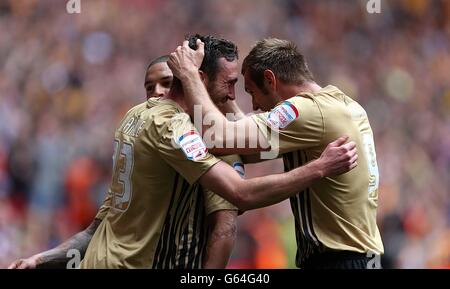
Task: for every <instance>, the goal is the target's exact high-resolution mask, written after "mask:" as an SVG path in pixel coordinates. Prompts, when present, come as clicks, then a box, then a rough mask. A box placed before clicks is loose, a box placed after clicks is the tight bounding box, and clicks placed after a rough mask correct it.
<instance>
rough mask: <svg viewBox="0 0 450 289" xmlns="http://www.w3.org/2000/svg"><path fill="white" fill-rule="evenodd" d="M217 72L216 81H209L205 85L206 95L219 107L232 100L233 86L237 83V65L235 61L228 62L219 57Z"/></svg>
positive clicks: (233, 97) (233, 95)
mask: <svg viewBox="0 0 450 289" xmlns="http://www.w3.org/2000/svg"><path fill="white" fill-rule="evenodd" d="M218 62H219V70H218V72H217V76H216V79H215V80H214V81H209V82H208V83H207V85H206V87H207V89H208V93H209V95H210V96H211V99H212V101H213V102H214V103H215V104H216V105H217V106H219V107H220V106H221V105H223V104H224V103H226V102H227V101H228V100H234V99H235V98H236V96H235V84H236V82H237V81H238V65H237V60H234V61H228V60H226V59H225V58H223V57H221V58H219V60H218Z"/></svg>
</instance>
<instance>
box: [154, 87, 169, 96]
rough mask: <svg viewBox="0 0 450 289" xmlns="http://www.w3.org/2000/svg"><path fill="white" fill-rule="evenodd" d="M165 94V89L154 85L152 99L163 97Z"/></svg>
mask: <svg viewBox="0 0 450 289" xmlns="http://www.w3.org/2000/svg"><path fill="white" fill-rule="evenodd" d="M165 93H166V89H165V88H164V87H163V86H162V85H160V84H156V85H155V91H154V92H153V97H163V96H164V94H165Z"/></svg>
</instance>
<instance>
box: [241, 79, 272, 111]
mask: <svg viewBox="0 0 450 289" xmlns="http://www.w3.org/2000/svg"><path fill="white" fill-rule="evenodd" d="M244 80H245V91H246V92H247V93H248V94H250V95H251V96H252V104H253V110H258V109H260V110H262V111H269V110H271V109H272V108H273V107H274V106H275V105H276V104H277V101H275V100H274V99H275V96H274V95H273V93H270V91H268V89H267V88H263V89H260V88H259V87H258V86H257V85H256V84H255V82H254V81H253V80H252V79H251V77H250V73H248V72H247V71H245V72H244Z"/></svg>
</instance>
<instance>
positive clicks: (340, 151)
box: [319, 136, 358, 177]
mask: <svg viewBox="0 0 450 289" xmlns="http://www.w3.org/2000/svg"><path fill="white" fill-rule="evenodd" d="M347 141H348V137H347V136H343V137H340V138H338V139H337V140H335V141H333V142H331V143H329V144H328V146H327V147H326V148H325V150H324V151H323V152H322V155H321V156H320V158H319V161H320V164H321V167H322V170H323V175H324V177H327V176H335V175H340V174H343V173H346V172H348V171H350V170H352V169H354V168H355V167H356V166H357V165H358V163H357V160H358V153H357V150H356V143H355V142H353V141H350V142H347Z"/></svg>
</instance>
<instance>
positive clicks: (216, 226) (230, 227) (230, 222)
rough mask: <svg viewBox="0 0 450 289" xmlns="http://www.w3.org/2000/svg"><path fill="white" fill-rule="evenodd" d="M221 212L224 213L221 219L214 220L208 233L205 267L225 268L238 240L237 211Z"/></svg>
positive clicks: (204, 258) (203, 265)
mask: <svg viewBox="0 0 450 289" xmlns="http://www.w3.org/2000/svg"><path fill="white" fill-rule="evenodd" d="M219 213H220V215H222V217H221V219H220V221H214V222H213V224H212V225H211V226H210V230H209V233H208V241H207V245H206V252H205V255H204V257H203V264H202V268H204V269H224V268H225V267H226V266H227V264H228V260H229V259H230V256H231V253H232V251H233V247H234V243H235V240H236V234H237V222H236V218H237V211H232V210H225V211H221V212H219Z"/></svg>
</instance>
